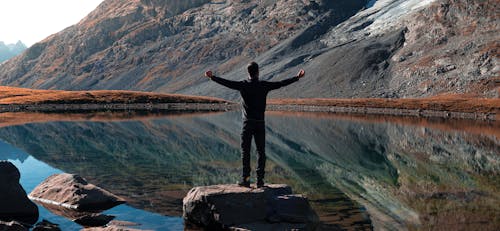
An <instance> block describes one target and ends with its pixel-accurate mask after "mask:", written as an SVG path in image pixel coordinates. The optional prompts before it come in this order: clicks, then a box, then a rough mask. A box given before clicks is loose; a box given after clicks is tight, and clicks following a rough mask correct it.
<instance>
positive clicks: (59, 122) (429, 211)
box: [0, 112, 500, 230]
mask: <svg viewBox="0 0 500 231" xmlns="http://www.w3.org/2000/svg"><path fill="white" fill-rule="evenodd" d="M266 116H267V117H266V126H267V128H266V129H267V130H266V136H267V141H266V142H267V143H266V152H267V157H268V162H267V166H266V172H267V175H266V183H285V184H288V185H290V186H291V187H292V188H293V190H294V192H295V193H301V194H305V195H307V197H308V198H309V200H310V202H311V204H312V206H313V208H314V209H315V210H316V212H317V213H318V215H319V216H320V218H321V220H322V221H323V225H322V229H323V230H336V229H339V228H342V229H371V228H373V229H376V230H387V229H389V230H390V229H394V230H396V229H397V230H405V229H410V230H414V229H423V230H429V229H446V230H496V229H498V227H500V206H499V205H500V178H499V172H500V162H499V161H500V124H499V123H498V122H484V121H467V120H452V121H449V120H444V119H419V118H399V117H381V116H368V117H359V116H339V115H332V114H312V113H284V112H270V113H268V114H267V115H266ZM240 129H241V115H240V112H226V113H211V114H206V113H205V114H158V113H157V114H143V113H113V114H109V113H95V114H36V113H4V114H0V159H1V160H9V161H12V162H13V163H14V164H15V165H16V166H17V167H18V168H19V170H20V172H21V185H22V186H23V187H24V189H25V190H26V191H27V192H28V193H29V192H30V191H31V190H32V189H33V188H34V187H36V185H38V184H39V183H40V182H42V181H43V180H44V179H45V178H47V177H48V176H50V175H51V174H54V173H62V172H66V173H73V174H78V175H81V176H82V177H84V178H86V179H87V180H88V181H89V182H90V183H93V184H96V185H98V186H100V187H102V188H105V189H107V190H108V191H111V192H112V193H114V194H116V195H119V196H121V197H123V198H125V199H126V200H127V202H128V203H127V204H126V205H120V206H117V207H115V208H113V209H110V210H107V211H105V212H104V214H109V215H114V216H116V218H115V220H119V221H129V222H134V223H137V226H134V227H132V228H138V229H148V230H183V227H184V226H183V221H182V218H181V215H182V198H183V197H184V195H185V194H186V192H187V191H188V190H189V189H190V188H191V187H193V186H200V185H211V184H228V183H235V182H236V181H237V180H238V179H239V174H240V154H239V142H240V139H239V134H240ZM255 160H256V154H255V147H253V148H252V168H253V169H255V164H256V161H255ZM252 174H253V177H254V178H255V172H252ZM253 180H254V179H253ZM39 209H40V220H42V219H45V220H48V221H50V222H52V223H56V224H59V225H60V227H61V228H62V229H63V230H80V229H81V228H82V226H80V225H78V224H76V223H74V222H72V221H71V220H69V219H67V218H65V217H64V216H60V215H56V214H53V213H51V212H50V211H49V210H47V209H45V208H43V207H42V206H39Z"/></svg>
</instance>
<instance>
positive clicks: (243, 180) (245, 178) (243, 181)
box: [238, 177, 250, 188]
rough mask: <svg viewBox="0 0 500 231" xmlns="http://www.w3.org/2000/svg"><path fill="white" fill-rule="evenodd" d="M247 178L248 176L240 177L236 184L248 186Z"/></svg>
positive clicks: (248, 180)
mask: <svg viewBox="0 0 500 231" xmlns="http://www.w3.org/2000/svg"><path fill="white" fill-rule="evenodd" d="M249 178H250V177H243V178H241V180H240V182H238V186H241V187H246V188H250V179H249Z"/></svg>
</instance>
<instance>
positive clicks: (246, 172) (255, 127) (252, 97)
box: [205, 62, 305, 188]
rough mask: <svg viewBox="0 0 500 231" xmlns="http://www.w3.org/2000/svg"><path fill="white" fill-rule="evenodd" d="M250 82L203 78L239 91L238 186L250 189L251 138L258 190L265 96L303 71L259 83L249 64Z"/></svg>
mask: <svg viewBox="0 0 500 231" xmlns="http://www.w3.org/2000/svg"><path fill="white" fill-rule="evenodd" d="M247 69H248V74H249V78H248V79H247V80H243V81H231V80H227V79H223V78H219V77H216V76H214V75H213V74H212V71H207V72H205V76H206V77H208V78H210V79H211V80H213V81H214V82H216V83H218V84H221V85H223V86H226V87H228V88H231V89H234V90H238V91H239V92H240V94H241V98H243V102H242V106H243V129H242V131H241V160H242V162H243V172H242V175H241V181H240V182H239V183H238V184H239V185H240V186H244V187H250V180H249V179H250V147H251V145H252V137H253V138H254V140H255V146H257V153H258V158H257V187H258V188H260V187H263V186H264V174H265V171H264V168H265V166H266V152H265V141H266V137H265V132H266V127H265V123H264V111H265V110H266V98H267V93H269V92H270V91H272V90H275V89H278V88H280V87H284V86H286V85H289V84H291V83H294V82H296V81H298V80H299V79H300V78H302V77H304V75H305V71H304V70H300V71H299V73H298V74H297V76H295V77H293V78H289V79H285V80H283V81H279V82H268V81H260V80H259V65H258V64H257V63H255V62H252V63H250V64H249V65H248V67H247Z"/></svg>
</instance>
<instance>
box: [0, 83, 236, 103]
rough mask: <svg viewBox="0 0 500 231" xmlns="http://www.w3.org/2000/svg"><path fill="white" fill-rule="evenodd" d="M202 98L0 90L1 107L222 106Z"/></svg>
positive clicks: (111, 92) (116, 93) (112, 91)
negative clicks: (196, 104)
mask: <svg viewBox="0 0 500 231" xmlns="http://www.w3.org/2000/svg"><path fill="white" fill-rule="evenodd" d="M225 102H227V101H225V100H222V99H218V98H213V97H203V96H187V95H179V94H159V93H150V92H138V91H115V90H100V91H61V90H33V89H26V88H16V87H3V86H0V104H86V103H97V104H101V103H102V104H105V103H225Z"/></svg>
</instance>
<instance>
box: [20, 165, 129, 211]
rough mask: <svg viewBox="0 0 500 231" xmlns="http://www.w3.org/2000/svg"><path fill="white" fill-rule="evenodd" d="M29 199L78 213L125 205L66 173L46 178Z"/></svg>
mask: <svg viewBox="0 0 500 231" xmlns="http://www.w3.org/2000/svg"><path fill="white" fill-rule="evenodd" d="M29 198H30V199H32V200H33V201H36V202H41V203H42V204H51V205H57V206H61V207H64V208H69V209H74V210H79V211H102V210H106V209H110V208H112V207H115V206H116V205H119V204H123V203H125V200H123V199H122V198H120V197H118V196H116V195H113V194H112V193H110V192H108V191H106V190H104V189H102V188H99V187H97V186H95V185H93V184H89V183H87V181H86V180H85V179H83V178H82V177H80V176H78V175H73V174H67V173H63V174H55V175H52V176H50V177H48V178H47V179H45V181H43V182H42V183H40V184H39V185H38V186H37V187H36V188H35V189H34V190H33V191H32V192H31V193H30V194H29Z"/></svg>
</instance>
